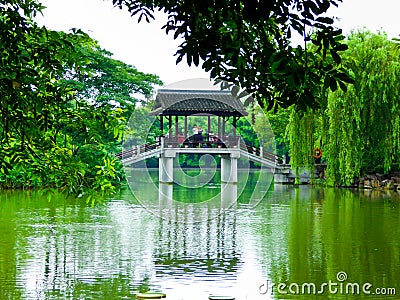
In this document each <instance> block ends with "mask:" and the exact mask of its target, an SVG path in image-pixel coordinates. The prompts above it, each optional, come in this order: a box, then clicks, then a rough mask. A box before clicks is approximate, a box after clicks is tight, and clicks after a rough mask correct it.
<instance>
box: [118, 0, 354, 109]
mask: <svg viewBox="0 0 400 300" xmlns="http://www.w3.org/2000/svg"><path fill="white" fill-rule="evenodd" d="M112 2H113V4H114V5H116V6H118V7H120V8H123V7H125V8H127V9H128V10H129V12H130V13H131V14H132V15H138V16H139V21H140V20H141V19H143V18H144V19H146V20H147V21H149V19H150V18H154V16H153V12H154V10H156V9H159V10H163V11H165V13H166V14H168V21H167V23H166V24H165V26H164V28H165V30H166V32H167V33H168V32H172V33H174V38H178V37H181V38H183V42H182V43H181V44H180V46H179V49H178V50H177V52H176V56H177V62H180V61H181V60H182V59H183V58H184V57H185V56H186V61H187V63H188V64H189V65H191V64H192V63H193V64H195V65H199V64H200V63H201V61H203V63H202V67H203V69H205V70H206V71H210V75H211V77H212V78H214V79H217V78H219V79H223V80H225V81H227V82H230V83H234V84H236V85H237V86H240V87H242V88H244V89H246V90H247V92H249V93H253V92H256V94H255V97H256V100H257V101H258V103H259V104H260V106H261V107H263V108H264V107H265V108H266V109H267V110H270V109H272V108H275V110H276V109H277V108H278V106H282V107H289V106H291V105H292V104H296V105H297V106H298V107H302V108H306V107H318V106H320V104H321V103H320V102H321V99H322V98H323V96H324V94H323V92H322V89H321V86H322V85H325V86H326V87H330V88H331V89H332V90H336V89H337V87H338V85H340V87H343V86H345V83H346V82H351V78H350V77H349V76H348V75H347V74H346V72H345V70H344V69H343V68H341V66H340V62H341V58H340V55H339V53H340V52H341V51H343V50H346V49H347V46H346V45H345V44H343V43H342V39H343V37H342V35H341V33H342V31H341V30H340V29H336V28H334V27H333V26H332V24H333V18H331V17H328V16H327V15H326V13H327V11H328V9H329V8H330V7H331V6H332V5H334V6H337V5H338V3H339V2H341V0H302V1H299V0H275V1H271V0H261V1H249V0H246V1H243V0H226V1H220V0H203V1H198V0H186V1H170V0H157V1H153V0H152V1H150V0H112ZM311 31H313V32H314V34H313V35H312V36H311V35H310V32H311ZM292 32H294V33H295V34H300V36H302V37H303V39H304V43H305V44H307V43H309V42H312V43H313V44H315V45H316V47H314V48H310V47H300V46H299V47H296V48H294V47H293V46H292V45H291V40H290V38H291V36H292ZM327 57H331V58H332V59H327Z"/></svg>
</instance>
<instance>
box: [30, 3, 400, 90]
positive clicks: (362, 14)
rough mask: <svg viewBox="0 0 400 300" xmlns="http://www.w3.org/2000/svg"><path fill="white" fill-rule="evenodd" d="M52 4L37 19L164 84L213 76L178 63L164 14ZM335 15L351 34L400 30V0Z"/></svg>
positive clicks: (348, 7) (345, 8) (350, 6)
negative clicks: (84, 36)
mask: <svg viewBox="0 0 400 300" xmlns="http://www.w3.org/2000/svg"><path fill="white" fill-rule="evenodd" d="M41 2H42V3H43V5H44V6H46V7H47V8H46V9H45V10H44V11H43V16H40V17H38V18H37V22H38V23H39V24H41V25H45V26H46V27H48V28H49V29H53V30H62V31H68V30H70V29H71V28H80V29H82V30H83V31H85V32H87V33H88V34H89V35H90V36H91V37H93V38H94V39H96V40H97V41H99V43H100V45H101V47H103V48H104V49H106V50H108V51H110V52H112V53H113V54H114V58H115V59H118V60H121V61H123V62H125V63H128V64H130V65H133V66H135V67H136V68H137V69H138V70H139V71H141V72H145V73H152V74H156V75H158V76H160V78H161V80H163V81H164V83H165V84H167V85H168V84H172V83H176V82H179V81H182V80H186V79H193V78H209V74H208V73H206V72H204V71H203V70H202V69H201V67H194V66H192V67H188V66H187V64H186V61H185V59H184V60H183V61H182V62H181V63H179V64H178V65H176V64H175V59H176V57H174V54H175V52H176V50H177V49H178V45H179V44H180V42H182V40H174V39H173V37H172V34H170V35H166V33H165V31H164V30H162V29H161V27H162V26H163V25H164V24H165V22H166V16H165V15H163V14H162V13H158V14H157V15H156V20H155V21H151V23H150V24H148V23H146V22H145V21H142V22H141V23H139V24H138V23H137V18H136V17H131V16H130V14H129V13H128V12H127V11H123V10H120V9H118V8H114V7H113V5H112V1H111V0H68V1H65V0H41ZM329 12H330V14H332V15H335V16H336V17H337V20H336V25H337V26H339V27H340V28H342V29H343V30H344V32H345V33H349V32H350V31H351V30H352V29H358V28H363V27H365V28H368V29H370V30H371V31H373V32H376V31H378V30H382V31H385V32H386V33H387V34H388V36H389V38H392V37H397V36H399V34H400V22H399V20H400V17H399V14H400V0H379V1H377V0H343V3H341V4H340V5H339V8H335V7H333V8H332V9H331V10H330V11H329Z"/></svg>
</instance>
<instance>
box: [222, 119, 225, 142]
mask: <svg viewBox="0 0 400 300" xmlns="http://www.w3.org/2000/svg"><path fill="white" fill-rule="evenodd" d="M221 136H222V137H223V139H225V118H223V119H222V129H221Z"/></svg>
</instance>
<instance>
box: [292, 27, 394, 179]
mask: <svg viewBox="0 0 400 300" xmlns="http://www.w3.org/2000/svg"><path fill="white" fill-rule="evenodd" d="M347 44H348V46H349V49H348V51H347V52H346V53H344V54H343V55H342V58H343V61H342V65H343V67H344V68H346V69H348V70H350V72H352V75H353V76H354V78H355V83H354V84H351V85H348V86H347V88H342V89H340V90H337V91H335V92H330V93H329V95H328V97H327V102H326V105H325V107H322V108H321V109H320V110H318V111H313V112H312V111H307V112H298V111H296V110H295V109H293V111H292V114H291V118H290V122H289V124H288V128H287V132H288V138H289V141H290V147H291V163H292V165H293V167H294V168H297V169H298V168H299V167H301V166H304V167H308V168H309V169H310V168H311V166H312V165H313V161H312V155H310V151H311V150H310V149H311V148H312V147H313V146H314V147H315V146H317V147H318V146H319V145H322V149H323V155H324V156H323V158H324V159H326V161H327V171H326V179H327V183H328V184H329V185H350V184H352V183H353V182H354V179H355V178H357V177H359V176H361V175H362V174H363V173H371V172H379V173H388V172H389V171H391V170H399V169H400V168H399V166H400V165H399V163H400V160H399V158H400V110H399V103H400V84H399V82H398V80H399V79H400V55H399V53H398V51H396V47H395V46H394V43H393V42H391V41H389V40H388V38H387V36H386V35H385V34H382V33H378V34H373V33H371V32H368V31H358V32H354V33H352V34H351V35H350V36H349V37H348V40H347ZM312 126H313V127H312Z"/></svg>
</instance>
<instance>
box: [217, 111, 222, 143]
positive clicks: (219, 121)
mask: <svg viewBox="0 0 400 300" xmlns="http://www.w3.org/2000/svg"><path fill="white" fill-rule="evenodd" d="M217 135H218V138H221V116H218V132H217Z"/></svg>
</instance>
